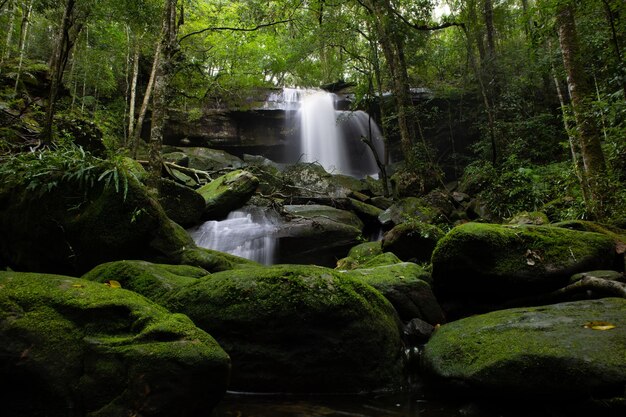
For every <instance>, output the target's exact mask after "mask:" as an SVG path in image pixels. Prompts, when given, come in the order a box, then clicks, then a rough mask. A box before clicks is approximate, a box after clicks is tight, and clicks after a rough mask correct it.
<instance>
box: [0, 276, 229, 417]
mask: <svg viewBox="0 0 626 417" xmlns="http://www.w3.org/2000/svg"><path fill="white" fill-rule="evenodd" d="M0 289H1V290H0V358H1V359H0V362H1V363H2V366H1V367H0V377H1V378H2V380H3V381H5V383H8V386H5V390H8V392H9V395H10V396H11V398H12V401H11V404H8V407H9V415H11V407H12V406H13V405H15V406H16V407H17V406H19V407H23V409H22V410H20V411H21V414H22V415H24V413H25V414H29V415H42V414H41V413H42V412H45V414H46V415H50V416H63V415H66V414H67V405H68V404H81V407H82V408H81V410H82V411H81V412H84V413H85V415H92V414H93V415H113V414H110V413H112V412H117V413H119V414H117V415H127V414H133V413H135V412H136V411H137V410H138V409H139V408H141V407H145V406H146V405H147V404H150V406H155V407H158V408H162V410H161V411H163V412H164V413H166V414H167V413H168V412H169V413H175V412H180V410H181V409H183V410H184V409H187V410H188V411H189V412H191V413H193V412H197V411H198V410H196V406H201V407H202V406H205V407H208V408H210V407H211V406H212V405H214V404H215V403H216V402H217V401H218V400H219V398H220V396H221V395H222V394H223V392H224V390H225V389H226V384H227V379H228V372H229V366H230V365H229V358H228V356H227V355H226V353H225V352H224V351H223V350H222V349H221V348H220V347H219V345H218V344H217V342H215V340H214V339H213V338H212V337H211V336H209V335H208V334H207V333H205V332H203V331H201V330H200V329H198V328H196V327H195V325H194V324H193V323H192V322H191V320H189V318H188V317H186V316H184V315H181V314H171V313H170V312H168V311H167V310H165V309H164V308H163V307H160V306H158V305H156V304H154V303H152V302H150V301H149V300H147V299H146V298H144V297H142V296H140V295H138V294H136V293H134V292H131V291H127V290H125V289H120V288H112V287H109V286H107V285H105V284H102V283H96V282H90V281H87V280H82V279H76V278H69V277H64V276H58V275H44V274H33V273H15V272H0ZM146 389H149V390H151V391H153V392H158V393H159V395H158V397H156V398H154V397H150V396H146V395H145V392H146V391H145V390H146ZM5 394H6V392H5ZM33 398H37V399H39V400H40V401H34V402H33V401H32V399H33ZM199 398H200V401H198V399H199ZM175 407H176V408H177V409H174V408H175ZM113 410H114V411H113ZM98 413H101V414H98ZM14 415H17V414H14Z"/></svg>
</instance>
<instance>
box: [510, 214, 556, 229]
mask: <svg viewBox="0 0 626 417" xmlns="http://www.w3.org/2000/svg"><path fill="white" fill-rule="evenodd" d="M549 223H550V220H549V219H548V216H546V214H545V213H542V212H540V211H530V212H528V211H522V212H521V213H517V214H516V215H515V216H513V217H511V218H510V219H508V220H507V224H534V225H537V226H539V225H546V224H549Z"/></svg>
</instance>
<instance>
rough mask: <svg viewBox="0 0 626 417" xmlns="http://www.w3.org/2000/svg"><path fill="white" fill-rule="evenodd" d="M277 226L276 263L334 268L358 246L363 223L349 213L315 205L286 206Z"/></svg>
mask: <svg viewBox="0 0 626 417" xmlns="http://www.w3.org/2000/svg"><path fill="white" fill-rule="evenodd" d="M283 208H284V211H285V213H287V215H288V217H287V219H286V221H285V222H284V223H282V224H281V225H280V226H279V229H278V231H277V237H278V239H279V254H278V262H279V263H313V264H316V265H324V266H334V265H335V263H336V262H337V258H341V257H343V256H344V255H345V254H346V252H347V251H348V249H349V248H351V247H352V246H354V245H356V244H357V243H359V239H361V233H362V230H363V223H362V222H361V220H360V219H359V218H358V217H357V216H356V215H355V214H354V213H352V212H350V211H346V210H340V209H336V208H333V207H329V206H323V205H318V204H309V205H285V206H284V207H283Z"/></svg>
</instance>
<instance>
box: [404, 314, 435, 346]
mask: <svg viewBox="0 0 626 417" xmlns="http://www.w3.org/2000/svg"><path fill="white" fill-rule="evenodd" d="M434 331H435V326H433V325H432V324H430V323H427V322H425V321H424V320H422V319H412V320H411V321H409V322H408V323H407V324H406V325H405V326H404V330H403V334H404V339H405V340H406V341H407V343H408V344H409V346H417V345H421V344H424V343H426V342H427V341H428V339H430V336H431V335H432V334H433V332H434Z"/></svg>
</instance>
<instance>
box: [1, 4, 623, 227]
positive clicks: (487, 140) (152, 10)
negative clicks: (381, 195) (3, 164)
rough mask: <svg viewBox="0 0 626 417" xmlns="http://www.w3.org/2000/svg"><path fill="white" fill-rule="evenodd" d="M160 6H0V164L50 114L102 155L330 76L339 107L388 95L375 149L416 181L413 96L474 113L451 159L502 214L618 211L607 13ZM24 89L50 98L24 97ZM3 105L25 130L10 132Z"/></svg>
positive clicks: (618, 69) (618, 34)
mask: <svg viewBox="0 0 626 417" xmlns="http://www.w3.org/2000/svg"><path fill="white" fill-rule="evenodd" d="M174 3H175V4H169V3H168V4H166V6H167V8H168V10H169V14H167V15H165V14H164V13H163V7H164V5H163V4H162V2H159V1H106V2H90V1H74V2H67V4H65V3H59V2H50V1H37V0H33V1H26V2H20V1H13V0H6V1H3V3H2V9H1V10H2V15H1V18H2V28H3V29H2V32H1V33H0V35H2V39H4V40H5V41H4V42H3V49H2V58H1V59H2V61H1V63H2V77H3V85H4V88H3V91H2V95H3V97H2V99H3V101H4V103H6V104H5V109H4V110H3V111H4V112H5V116H4V119H5V120H4V121H3V131H4V132H5V133H4V134H3V138H2V149H3V154H5V155H11V154H12V153H13V152H15V151H19V150H21V149H23V147H24V146H25V145H30V141H32V140H35V139H36V140H41V141H42V143H46V144H48V143H54V142H58V141H59V140H60V139H61V136H62V134H61V133H60V131H59V127H58V126H57V125H56V124H55V120H56V119H55V116H56V117H57V118H63V117H65V118H76V119H83V120H91V121H93V122H95V123H96V127H97V129H98V130H99V131H101V132H102V134H103V135H104V141H105V143H106V145H107V150H108V151H109V152H111V153H113V154H115V153H119V152H121V151H122V150H123V149H128V148H132V147H133V144H135V143H137V142H138V141H139V138H140V137H142V136H141V135H142V134H141V129H142V127H143V123H144V120H145V117H146V113H150V115H151V120H152V122H151V127H146V130H148V129H150V132H144V136H143V137H144V138H148V137H150V138H151V139H150V140H151V141H152V142H153V143H155V144H158V143H159V142H160V141H161V140H162V138H160V133H159V132H160V131H161V130H162V127H160V126H162V125H163V120H162V119H163V117H165V115H164V114H163V113H164V112H166V110H165V108H166V107H177V108H184V109H186V111H187V112H188V113H190V114H198V112H201V111H202V109H203V108H205V107H211V106H214V105H226V106H228V103H237V102H238V101H240V100H241V99H242V98H243V97H246V95H248V94H249V93H250V91H252V90H255V89H259V88H268V87H282V86H291V87H294V86H299V87H319V86H323V85H328V84H331V83H335V82H337V81H339V80H341V81H343V82H346V83H350V84H353V85H354V87H353V88H354V92H355V94H356V97H357V98H356V101H355V102H354V103H353V105H354V106H355V107H359V106H361V107H363V108H367V107H368V106H371V103H369V102H368V101H371V100H374V98H375V97H382V95H383V93H385V92H392V93H393V96H394V100H395V102H394V103H393V105H392V106H391V107H389V108H388V109H387V110H386V111H384V112H383V113H382V115H381V117H380V119H381V120H379V121H380V123H381V124H382V125H383V127H384V129H383V130H384V134H385V137H386V138H387V140H389V141H396V142H398V143H399V144H400V145H401V150H402V155H403V157H404V159H405V160H406V161H407V164H406V166H405V169H407V170H409V171H411V172H414V173H415V175H418V176H428V177H431V176H433V175H435V176H436V175H441V172H440V167H439V166H438V164H437V160H436V158H435V155H432V149H428V144H427V142H426V141H424V140H423V136H424V133H423V130H422V128H421V126H420V124H422V125H424V124H427V123H428V118H429V117H432V114H429V113H428V111H426V112H420V109H419V108H417V107H416V106H413V105H412V103H411V97H410V88H415V87H427V88H428V89H430V90H432V91H433V93H434V95H435V96H437V97H443V98H447V97H455V98H457V99H458V98H459V97H461V100H463V99H465V100H466V101H467V102H470V103H473V104H475V106H474V108H465V109H463V108H461V109H459V111H462V112H464V114H460V115H459V118H461V119H471V120H470V124H471V126H472V128H474V129H476V130H477V131H478V132H479V135H478V140H477V141H476V143H474V144H473V145H472V147H473V149H472V152H471V153H465V154H460V155H451V157H452V158H456V159H457V161H455V163H456V164H457V166H458V167H461V168H458V167H457V174H456V176H457V177H460V176H461V175H462V174H463V169H464V170H465V174H466V175H465V177H466V178H469V177H471V179H472V181H474V182H476V183H477V184H476V185H477V186H479V187H480V188H481V193H482V196H483V199H484V201H485V202H486V204H487V205H488V206H489V207H490V209H491V210H492V211H493V212H495V213H496V214H498V215H499V216H500V217H508V216H511V215H513V214H515V213H516V212H518V211H522V210H534V209H539V208H541V207H542V206H543V205H545V204H547V203H553V204H552V206H554V207H555V210H556V211H557V212H558V213H556V216H557V217H559V218H561V219H565V218H603V219H604V218H611V219H613V218H615V219H617V218H619V217H620V216H621V211H620V209H619V208H620V207H621V206H622V204H621V203H623V202H624V198H625V197H624V192H623V190H624V187H623V181H624V176H625V175H626V174H625V173H624V172H625V169H626V168H625V167H624V161H625V160H626V158H625V157H624V156H625V155H624V153H625V152H626V151H625V150H624V148H625V146H626V145H625V144H624V140H623V138H624V90H625V88H626V87H625V85H626V84H625V83H626V81H624V77H625V75H624V61H623V57H622V53H623V52H622V45H623V42H624V22H623V20H624V19H623V16H622V15H623V4H622V2H620V1H609V0H606V1H586V2H573V1H570V2H566V1H548V0H546V1H496V2H490V1H478V0H477V1H458V2H453V1H449V2H442V4H441V5H438V4H436V2H432V1H396V2H391V1H388V2H367V1H321V0H320V1H267V2H266V1H234V2H225V1H179V2H174ZM379 3H380V4H379ZM435 10H436V11H437V15H434V14H433V13H434V12H435ZM167 19H169V20H167ZM155 58H156V59H155ZM155 63H156V64H158V65H155ZM151 73H152V76H151ZM42 78H43V79H42ZM31 79H33V80H37V79H39V80H40V81H44V80H45V81H47V82H49V83H50V85H49V88H50V91H49V94H45V95H42V94H40V95H42V96H43V97H36V96H37V95H35V94H33V92H32V91H30V92H29V91H28V89H27V88H25V85H28V84H29V82H31ZM151 80H152V81H151ZM40 87H43V88H47V87H48V86H47V85H46V86H45V87H44V86H40ZM35 98H40V99H41V100H39V101H36V100H35ZM161 107H164V109H162V110H160V108H161ZM8 109H11V115H13V113H15V114H17V115H19V119H20V120H22V121H23V120H25V119H27V120H28V122H29V124H28V126H29V129H30V131H28V132H27V133H25V134H24V135H20V134H18V133H16V132H15V129H13V130H12V128H11V125H12V124H11V122H12V118H11V117H12V116H9V115H6V112H7V111H8ZM20 139H25V140H20ZM5 157H6V156H5ZM547 179H549V181H548V180H547ZM557 200H559V201H557Z"/></svg>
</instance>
